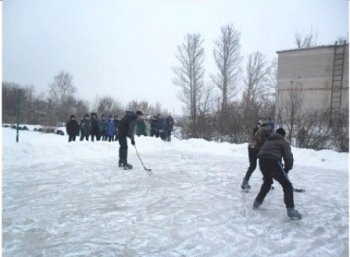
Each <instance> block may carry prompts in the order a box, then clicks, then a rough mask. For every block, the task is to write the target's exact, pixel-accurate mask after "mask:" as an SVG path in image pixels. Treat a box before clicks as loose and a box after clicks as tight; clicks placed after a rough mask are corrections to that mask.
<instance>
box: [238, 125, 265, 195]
mask: <svg viewBox="0 0 350 257" xmlns="http://www.w3.org/2000/svg"><path fill="white" fill-rule="evenodd" d="M259 125H260V124H259V123H258V125H257V127H255V128H254V130H253V137H252V139H251V141H250V142H249V144H248V155H249V167H248V170H247V172H246V174H245V176H244V178H243V181H242V185H241V188H242V189H243V190H249V189H250V185H249V183H248V182H249V179H250V176H251V175H252V174H253V172H254V170H255V169H256V165H257V159H258V153H259V150H260V147H261V146H262V145H263V144H264V143H265V141H266V139H267V137H268V136H269V135H270V134H271V132H272V127H271V125H270V124H268V123H264V124H262V125H261V126H260V127H259Z"/></svg>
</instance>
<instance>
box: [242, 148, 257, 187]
mask: <svg viewBox="0 0 350 257" xmlns="http://www.w3.org/2000/svg"><path fill="white" fill-rule="evenodd" d="M258 153H259V149H256V148H251V147H248V155H249V167H248V170H247V172H246V174H245V176H244V180H245V181H247V182H248V181H249V179H250V176H251V175H252V174H253V171H254V170H255V169H256V164H257V160H258Z"/></svg>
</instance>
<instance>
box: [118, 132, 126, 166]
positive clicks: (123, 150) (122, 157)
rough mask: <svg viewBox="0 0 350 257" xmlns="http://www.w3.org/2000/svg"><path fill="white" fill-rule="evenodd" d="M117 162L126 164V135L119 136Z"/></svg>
mask: <svg viewBox="0 0 350 257" xmlns="http://www.w3.org/2000/svg"><path fill="white" fill-rule="evenodd" d="M118 140H119V145H120V147H119V162H121V163H123V164H126V163H127V160H128V142H127V140H126V136H119V138H118Z"/></svg>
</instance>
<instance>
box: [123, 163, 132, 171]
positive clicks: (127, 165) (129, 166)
mask: <svg viewBox="0 0 350 257" xmlns="http://www.w3.org/2000/svg"><path fill="white" fill-rule="evenodd" d="M131 169H132V165H131V164H129V163H124V170H131Z"/></svg>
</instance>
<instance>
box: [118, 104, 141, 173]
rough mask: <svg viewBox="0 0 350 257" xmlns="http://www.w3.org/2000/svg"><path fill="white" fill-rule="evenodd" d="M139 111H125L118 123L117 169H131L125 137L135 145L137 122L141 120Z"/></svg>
mask: <svg viewBox="0 0 350 257" xmlns="http://www.w3.org/2000/svg"><path fill="white" fill-rule="evenodd" d="M142 116H143V114H142V112H140V111H136V113H135V112H133V111H126V112H125V116H124V117H123V118H122V119H121V120H120V121H119V125H118V140H119V145H120V147H119V167H123V168H124V169H125V170H129V169H132V165H131V164H129V163H128V161H127V160H128V142H127V139H126V138H127V137H129V138H130V139H131V144H132V145H135V139H134V133H135V126H136V122H137V120H140V119H142Z"/></svg>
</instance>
